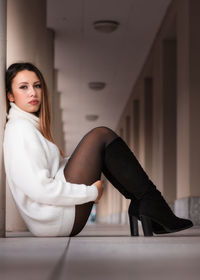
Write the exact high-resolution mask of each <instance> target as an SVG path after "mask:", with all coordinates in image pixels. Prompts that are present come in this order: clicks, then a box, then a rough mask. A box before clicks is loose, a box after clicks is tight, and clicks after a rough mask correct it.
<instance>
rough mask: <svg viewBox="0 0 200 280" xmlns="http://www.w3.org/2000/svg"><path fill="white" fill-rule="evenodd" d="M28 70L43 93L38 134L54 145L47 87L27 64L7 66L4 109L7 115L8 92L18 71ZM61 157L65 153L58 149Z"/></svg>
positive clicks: (37, 73)
mask: <svg viewBox="0 0 200 280" xmlns="http://www.w3.org/2000/svg"><path fill="white" fill-rule="evenodd" d="M23 70H28V71H32V72H34V73H35V74H36V75H37V77H38V79H39V80H40V83H41V88H42V91H43V94H42V100H41V105H40V110H39V114H38V117H39V119H40V132H41V133H42V135H43V136H44V137H45V138H47V139H48V140H49V141H51V142H52V143H54V144H55V141H54V139H53V135H52V118H51V110H50V98H49V92H48V89H47V85H46V82H45V79H44V77H43V75H42V73H41V72H40V70H39V69H38V68H37V67H36V66H35V65H33V64H32V63H29V62H22V63H13V64H11V65H10V66H9V68H8V69H7V71H6V107H7V113H8V112H9V110H10V101H9V99H8V92H10V93H12V81H13V79H14V78H15V76H16V75H17V73H19V72H20V71H23ZM59 150H60V153H61V155H62V156H63V157H64V156H65V153H64V152H63V151H62V149H60V148H59Z"/></svg>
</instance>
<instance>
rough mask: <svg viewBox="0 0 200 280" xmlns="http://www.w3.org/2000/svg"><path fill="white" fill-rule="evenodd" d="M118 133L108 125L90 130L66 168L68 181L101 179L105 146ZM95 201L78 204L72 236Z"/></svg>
mask: <svg viewBox="0 0 200 280" xmlns="http://www.w3.org/2000/svg"><path fill="white" fill-rule="evenodd" d="M117 137H118V135H117V134H116V133H115V132H114V131H113V130H111V129H110V128H108V127H104V126H102V127H96V128H94V129H92V130H91V131H89V132H88V133H87V134H86V135H85V136H84V137H83V138H82V140H81V141H80V143H79V144H78V145H77V147H76V149H75V150H74V152H73V154H72V155H71V157H70V159H69V161H68V163H67V164H66V166H65V169H64V175H65V179H66V181H67V182H70V183H76V184H85V185H92V184H93V183H94V182H96V181H98V180H100V178H101V172H102V163H103V154H104V150H105V147H106V146H107V145H108V144H109V143H110V142H112V141H113V140H114V139H115V138H117ZM93 204H94V202H93V201H92V202H88V203H85V204H81V205H76V208H75V209H76V210H75V221H74V226H73V229H72V232H71V235H70V236H74V235H76V234H78V233H79V232H81V230H82V229H83V227H84V226H85V224H86V222H87V220H88V217H89V215H90V212H91V210H92V206H93Z"/></svg>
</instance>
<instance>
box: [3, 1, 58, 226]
mask: <svg viewBox="0 0 200 280" xmlns="http://www.w3.org/2000/svg"><path fill="white" fill-rule="evenodd" d="M20 61H23V62H32V63H34V64H35V65H36V66H37V67H38V68H39V69H40V70H41V71H42V73H43V74H44V76H45V79H46V82H47V85H48V88H49V91H50V95H51V99H52V98H53V97H52V96H53V90H54V84H53V82H54V34H53V31H52V30H49V29H47V28H46V1H40V0H29V1H27V0H8V7H7V66H9V65H10V64H11V63H14V62H20ZM6 196H7V200H6V230H7V231H21V230H25V229H26V226H25V225H24V223H23V221H22V219H21V217H20V215H19V213H18V211H17V209H16V206H15V203H14V201H13V199H12V195H11V193H10V190H9V188H8V186H7V188H6Z"/></svg>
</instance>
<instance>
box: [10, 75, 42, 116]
mask: <svg viewBox="0 0 200 280" xmlns="http://www.w3.org/2000/svg"><path fill="white" fill-rule="evenodd" d="M8 99H9V100H10V102H14V103H15V104H16V105H17V106H18V107H19V108H20V109H22V110H24V111H26V112H28V113H36V112H37V111H38V110H39V109H40V105H41V99H42V88H41V82H40V80H39V78H38V76H37V75H36V74H35V72H33V71H28V70H22V71H20V72H18V73H17V75H16V76H15V77H14V79H13V80H12V93H11V92H8Z"/></svg>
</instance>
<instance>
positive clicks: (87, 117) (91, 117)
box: [85, 115, 99, 121]
mask: <svg viewBox="0 0 200 280" xmlns="http://www.w3.org/2000/svg"><path fill="white" fill-rule="evenodd" d="M85 118H86V120H88V121H96V120H97V119H98V118H99V116H98V115H86V116H85Z"/></svg>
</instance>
